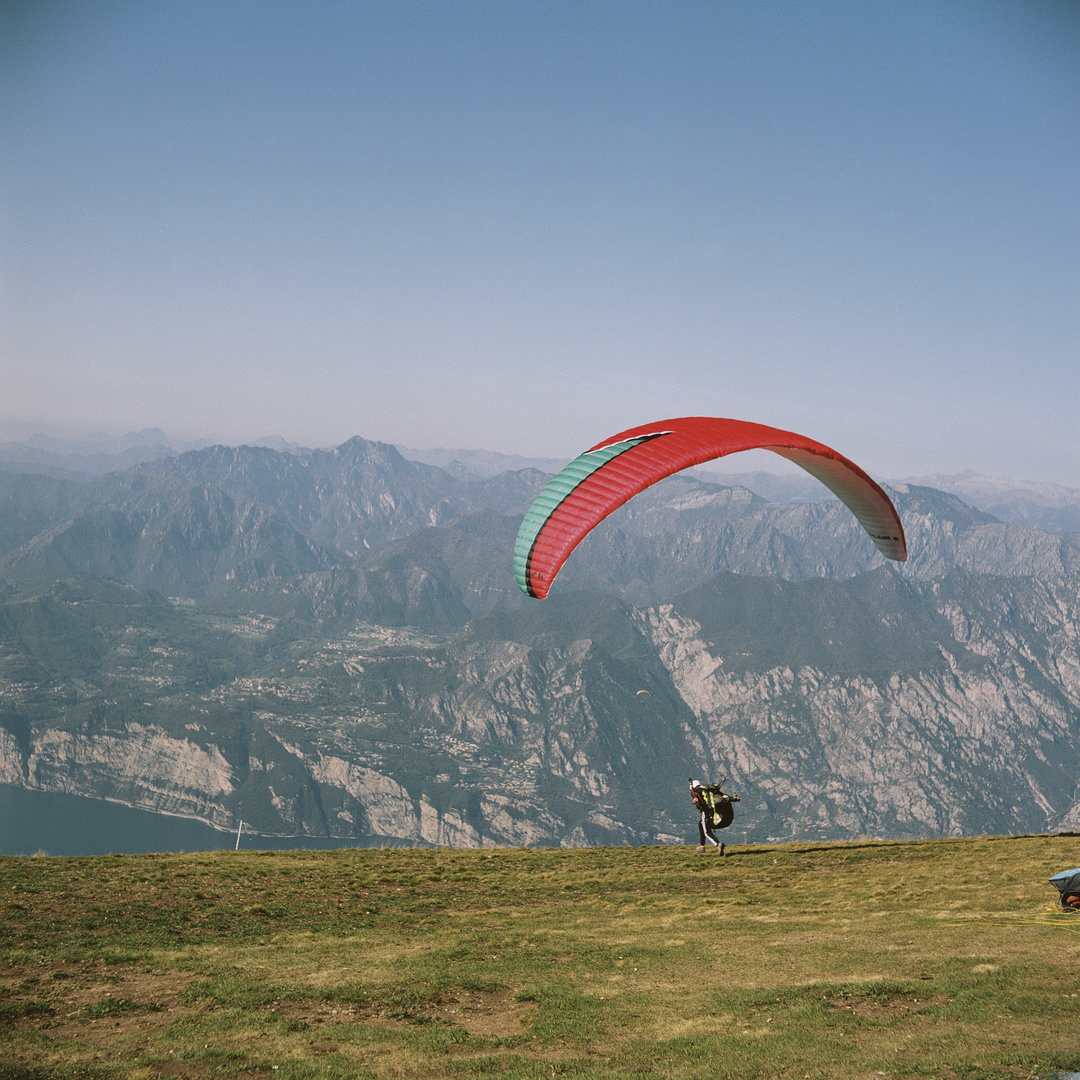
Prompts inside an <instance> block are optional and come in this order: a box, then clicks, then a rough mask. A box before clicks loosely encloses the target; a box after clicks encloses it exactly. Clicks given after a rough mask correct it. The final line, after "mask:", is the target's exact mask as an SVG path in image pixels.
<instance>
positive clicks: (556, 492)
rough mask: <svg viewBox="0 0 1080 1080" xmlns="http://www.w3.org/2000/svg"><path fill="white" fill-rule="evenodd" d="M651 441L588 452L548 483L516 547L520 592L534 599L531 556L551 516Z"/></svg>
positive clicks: (529, 516) (638, 440)
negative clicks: (619, 459)
mask: <svg viewBox="0 0 1080 1080" xmlns="http://www.w3.org/2000/svg"><path fill="white" fill-rule="evenodd" d="M648 438H649V436H642V437H640V438H636V439H626V440H625V441H623V442H617V443H612V444H611V445H610V446H602V447H601V448H600V449H599V450H586V451H585V453H584V454H582V455H580V457H576V458H574V460H573V461H571V462H570V464H569V465H567V466H566V467H565V468H564V469H563V470H562V472H560V473H559V474H558V475H557V476H555V477H553V478H552V479H551V480H549V481H548V485H547V487H545V488H544V490H543V491H541V492H540V494H539V495H538V496H537V497H536V501H535V502H534V503H533V504H532V506H531V507H530V508H529V512H528V513H527V514H526V515H525V520H524V521H522V523H521V528H520V529H519V530H518V535H517V541H516V542H515V544H514V577H515V578H517V583H518V585H519V586H520V587H521V591H522V592H524V593H525V594H526V595H527V596H532V595H533V591H532V589H530V588H529V556H530V555H531V554H532V550H533V547H534V546H535V544H536V541H537V540H538V539H539V537H540V533H541V532H543V530H544V526H545V525H546V524H547V523H548V522H549V521H550V520H551V516H552V514H554V513H555V511H556V510H558V508H559V507H560V506H561V505H562V504H563V503H564V502H565V501H566V499H567V498H568V497H569V496H570V495H571V494H572V493H573V492H574V491H575V490H576V489H577V488H578V487H580V486H581V484H583V483H584V482H585V481H586V480H588V478H589V477H590V476H592V474H593V473H594V472H596V471H597V470H598V469H602V468H603V467H604V466H605V465H606V464H607V463H608V462H609V461H611V460H612V459H613V458H617V457H618V456H619V455H620V454H622V453H625V452H626V451H627V450H629V449H630V448H631V447H634V446H637V445H638V444H639V443H643V442H645V441H646V440H647V439H648Z"/></svg>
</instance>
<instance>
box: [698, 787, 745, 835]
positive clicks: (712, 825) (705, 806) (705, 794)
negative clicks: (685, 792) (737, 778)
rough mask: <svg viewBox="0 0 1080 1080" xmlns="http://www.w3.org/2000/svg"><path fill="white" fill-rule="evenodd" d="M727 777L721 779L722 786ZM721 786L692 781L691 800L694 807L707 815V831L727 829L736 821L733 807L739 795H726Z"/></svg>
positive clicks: (705, 821)
mask: <svg viewBox="0 0 1080 1080" xmlns="http://www.w3.org/2000/svg"><path fill="white" fill-rule="evenodd" d="M725 779H726V777H721V778H720V784H722V783H723V782H724V780H725ZM720 784H695V783H694V781H693V779H691V781H690V798H691V799H693V800H694V805H695V806H696V807H697V808H698V809H699V810H700V811H701V812H702V814H704V815H705V820H704V824H705V827H706V828H707V829H726V828H727V827H728V826H729V825H730V824H731V823H732V821H733V820H734V819H735V808H734V807H733V806H732V805H731V804H732V803H737V802H738V801H739V796H738V795H725V794H724V792H723V791H722V790H721V789H720Z"/></svg>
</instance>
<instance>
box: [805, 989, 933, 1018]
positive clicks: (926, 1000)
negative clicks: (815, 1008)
mask: <svg viewBox="0 0 1080 1080" xmlns="http://www.w3.org/2000/svg"><path fill="white" fill-rule="evenodd" d="M949 1003H950V1002H949V998H946V997H941V996H940V995H939V996H933V997H896V998H888V999H881V998H876V997H874V996H872V995H869V994H867V995H865V996H863V995H856V996H854V997H845V998H842V999H840V1000H831V1001H830V1000H827V1001H826V1005H827V1006H828V1008H829V1009H831V1010H832V1011H833V1012H836V1013H848V1014H850V1015H851V1016H859V1017H878V1018H880V1017H883V1016H908V1015H910V1014H911V1013H917V1012H922V1011H925V1010H926V1009H930V1008H941V1007H943V1006H945V1005H948V1004H949Z"/></svg>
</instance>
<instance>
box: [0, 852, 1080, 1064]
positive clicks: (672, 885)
mask: <svg viewBox="0 0 1080 1080" xmlns="http://www.w3.org/2000/svg"><path fill="white" fill-rule="evenodd" d="M1077 847H1078V843H1077V840H1076V838H1074V837H1066V836H1039V837H1016V838H1008V837H1000V838H980V839H971V840H952V841H921V842H911V843H874V842H867V843H849V844H828V845H808V844H802V845H799V844H791V845H784V846H747V847H736V848H733V849H729V855H728V856H727V857H726V858H723V859H720V858H718V857H717V856H715V855H714V854H712V853H711V852H710V853H707V854H699V853H697V852H696V851H694V850H693V849H692V848H691V849H688V848H678V847H652V848H587V849H578V850H572V851H552V850H548V851H533V850H524V849H497V850H484V851H475V850H472V851H457V850H446V849H441V850H402V849H397V850H350V851H327V852H261V853H260V852H244V851H241V852H232V851H227V852H216V853H207V854H191V855H144V856H112V857H107V858H83V859H57V858H48V857H39V858H2V859H0V1080H36V1078H38V1077H59V1078H65V1077H87V1078H90V1080H105V1078H132V1080H136V1078H138V1080H149V1078H151V1077H209V1076H236V1077H249V1078H254V1077H260V1078H261V1077H265V1078H280V1080H286V1078H288V1080H293V1078H296V1080H301V1078H307V1077H341V1078H346V1077H358V1078H410V1077H418V1078H419V1077H423V1078H428V1077H446V1078H468V1077H474V1076H493V1077H501V1078H506V1080H517V1078H541V1077H543V1078H548V1077H552V1076H555V1077H578V1078H590V1080H592V1078H596V1080H601V1078H608V1077H625V1076H633V1077H640V1078H650V1077H656V1078H698V1077H702V1078H703V1077H710V1078H713V1077H715V1078H727V1077H731V1078H738V1080H754V1078H758V1077H762V1078H765V1077H768V1078H774V1077H781V1078H792V1080H806V1078H807V1077H810V1078H814V1080H816V1078H822V1077H860V1078H861V1077H865V1078H875V1077H881V1076H884V1077H894V1078H899V1077H904V1078H909V1077H948V1078H952V1077H955V1078H962V1080H977V1078H991V1077H995V1078H996V1077H1010V1078H1034V1077H1048V1076H1051V1075H1053V1074H1055V1073H1058V1072H1066V1071H1072V1070H1080V917H1077V916H1075V915H1066V914H1062V913H1060V909H1059V907H1058V905H1057V894H1056V892H1055V891H1054V889H1053V887H1052V886H1050V885H1049V884H1048V883H1047V880H1046V879H1047V878H1048V877H1050V876H1051V875H1052V874H1053V873H1055V872H1057V871H1059V870H1060V869H1062V868H1063V867H1066V866H1071V865H1075V863H1076V862H1077V861H1078V858H1077V857H1078V854H1080V852H1078V850H1077Z"/></svg>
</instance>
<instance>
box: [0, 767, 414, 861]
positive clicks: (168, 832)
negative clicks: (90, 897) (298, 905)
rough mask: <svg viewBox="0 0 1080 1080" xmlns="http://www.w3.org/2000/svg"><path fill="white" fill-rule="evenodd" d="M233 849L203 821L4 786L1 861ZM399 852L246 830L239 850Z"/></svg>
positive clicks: (231, 841)
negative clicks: (26, 857)
mask: <svg viewBox="0 0 1080 1080" xmlns="http://www.w3.org/2000/svg"><path fill="white" fill-rule="evenodd" d="M235 846H236V832H235V831H233V832H222V831H221V830H220V829H215V828H212V827H211V826H210V825H204V824H203V823H202V822H201V821H192V820H190V819H189V818H178V817H169V816H167V815H165V814H152V813H150V812H149V811H147V810H136V809H134V808H133V807H130V806H122V805H120V804H119V803H111V802H105V801H104V800H101V799H86V798H82V797H81V796H79V795H60V794H57V793H55V792H51V791H27V790H26V789H25V788H20V787H13V786H11V785H9V784H0V855H36V854H45V855H142V854H145V853H147V852H152V851H160V852H166V851H221V850H222V849H228V850H230V851H231V850H232V849H233V848H234V847H235ZM398 846H409V847H411V846H413V844H412V841H405V840H399V839H396V838H394V837H383V836H373V837H364V838H360V839H355V838H350V839H345V838H339V837H326V836H260V835H258V834H256V833H250V834H249V833H248V832H247V830H246V829H245V830H243V831H242V832H241V834H240V847H241V849H244V848H247V849H249V850H257V851H268V850H275V851H281V850H292V849H298V848H303V849H308V850H325V849H328V848H355V847H398ZM418 846H421V845H418ZM422 846H427V845H422Z"/></svg>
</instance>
